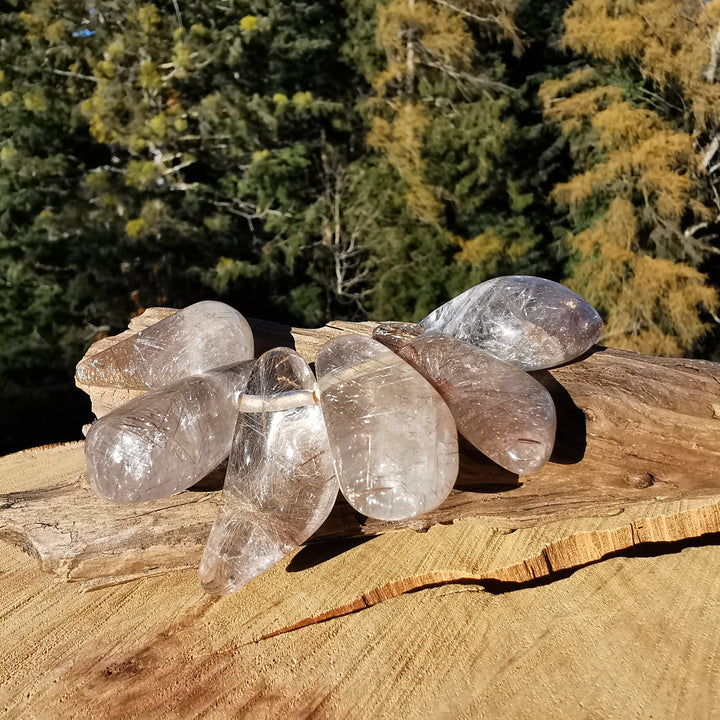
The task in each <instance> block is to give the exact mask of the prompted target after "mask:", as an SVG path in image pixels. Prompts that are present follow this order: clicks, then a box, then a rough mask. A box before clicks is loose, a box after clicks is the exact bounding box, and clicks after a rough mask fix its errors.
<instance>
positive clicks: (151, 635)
mask: <svg viewBox="0 0 720 720" xmlns="http://www.w3.org/2000/svg"><path fill="white" fill-rule="evenodd" d="M611 520H612V518H611ZM565 523H566V524H569V525H570V526H572V527H566V528H565V529H564V530H563V531H560V529H559V528H555V530H554V534H557V532H564V533H565V534H567V533H570V534H572V532H573V529H572V528H573V527H574V530H575V531H577V530H578V529H579V528H581V527H583V526H584V523H583V522H582V521H579V520H575V521H565ZM536 532H537V530H534V529H529V528H528V529H520V530H517V531H516V532H513V533H505V534H495V536H494V539H490V537H489V536H488V535H486V531H485V530H484V529H483V528H482V527H479V526H478V521H474V520H467V521H462V522H459V523H457V524H456V525H454V526H438V527H434V528H432V529H431V530H430V531H429V532H428V533H425V534H418V533H413V532H410V531H403V532H399V533H393V534H389V535H384V536H380V537H377V538H374V539H372V540H371V541H369V542H365V543H363V544H361V545H357V546H355V547H352V548H350V547H345V548H344V552H341V553H338V554H336V555H335V556H333V557H324V558H323V559H322V561H318V558H315V561H312V560H310V559H308V558H305V560H303V561H301V556H302V555H303V554H304V553H307V550H301V551H300V552H299V553H297V554H296V555H295V556H294V557H293V558H291V559H289V560H288V561H286V562H284V563H281V564H280V565H278V566H276V567H275V568H272V569H271V570H269V571H268V572H267V573H265V574H263V575H262V576H260V577H259V578H257V579H256V580H254V581H253V582H252V583H251V584H250V585H248V586H247V587H245V588H243V589H242V590H241V591H240V592H238V593H237V594H236V595H233V596H229V597H225V598H221V599H218V598H209V597H207V596H204V595H203V593H202V591H201V589H200V588H199V587H198V585H197V580H196V575H195V572H194V571H181V572H177V573H173V574H171V575H163V576H160V577H148V578H144V579H141V580H137V581H134V582H128V583H125V584H123V585H118V586H111V587H105V588H100V589H96V590H94V591H93V592H81V590H80V587H79V586H78V585H77V584H74V583H57V582H53V581H52V579H51V578H50V576H48V575H46V574H43V573H41V572H40V571H39V568H38V567H37V564H36V563H34V562H33V561H31V560H30V559H29V558H27V556H25V555H24V554H22V553H21V552H19V551H17V550H15V549H14V548H8V549H7V552H5V553H3V555H2V556H1V557H0V572H1V575H0V577H2V583H3V585H2V587H3V593H2V595H0V642H1V643H2V645H3V647H4V648H5V653H4V658H3V662H2V663H0V707H3V708H4V711H5V716H6V717H9V718H58V719H63V718H68V719H70V718H78V719H79V718H83V719H84V718H87V717H102V718H108V719H114V718H123V719H128V718H150V717H152V718H161V719H163V718H196V717H197V718H225V717H242V718H250V719H253V718H279V717H282V718H291V719H295V718H296V719H298V720H299V719H300V718H321V719H326V720H335V719H340V718H342V719H343V720H355V718H357V719H358V720H360V719H363V720H364V719H365V718H367V717H368V715H370V716H372V717H373V718H379V719H384V718H392V719H393V720H396V719H397V718H419V717H428V718H441V719H442V718H448V719H449V718H459V719H461V720H462V719H464V718H468V719H470V718H473V719H475V718H497V717H505V718H520V719H525V718H527V719H528V720H530V719H536V718H550V717H552V718H563V719H565V718H623V719H626V718H629V719H631V720H632V719H639V718H647V717H653V718H655V720H671V719H672V720H675V718H679V717H691V718H693V719H703V718H713V717H715V713H716V708H717V706H718V703H719V702H720V683H719V682H718V680H720V673H719V672H718V663H717V657H718V653H719V652H720V647H719V645H718V637H720V632H719V631H720V600H719V598H720V574H718V573H717V572H714V571H713V570H712V569H713V568H715V567H717V565H718V562H719V561H720V549H719V548H718V547H717V546H715V545H712V544H706V545H702V544H701V545H699V546H697V547H694V546H687V545H685V546H682V545H675V546H672V547H663V548H662V549H661V550H660V552H661V554H659V555H657V556H652V555H650V556H647V554H646V556H644V557H624V556H618V557H611V558H608V559H607V560H606V561H604V562H602V563H599V564H595V565H591V566H588V567H584V568H581V569H579V570H577V571H576V572H574V573H573V574H571V575H570V576H568V577H564V578H561V579H558V580H556V581H555V582H553V583H551V584H547V585H540V586H537V587H532V586H525V587H520V588H519V589H508V588H506V589H504V590H501V591H497V590H493V591H492V592H487V591H484V590H483V588H482V587H481V586H480V585H477V584H447V585H438V586H435V587H430V588H428V589H424V590H420V591H416V592H413V593H409V594H404V595H401V596H398V597H393V598H391V599H388V600H385V601H383V602H380V603H377V604H374V605H372V606H371V607H368V608H366V609H364V610H361V611H359V612H355V613H353V614H350V615H346V616H343V617H339V618H336V619H333V620H329V621H327V622H323V623H315V624H311V625H308V626H306V627H303V628H301V629H298V630H297V631H294V632H285V633H282V634H278V635H275V636H274V637H269V638H268V639H265V640H261V641H257V639H258V638H259V637H261V636H262V635H264V634H269V633H272V632H273V631H274V630H278V629H282V628H283V627H285V626H288V625H292V624H293V623H297V622H298V621H300V620H302V619H303V618H307V617H312V616H315V615H318V614H320V613H322V612H323V611H324V610H327V609H329V608H332V607H340V606H342V605H343V604H345V603H347V602H350V601H351V600H352V599H353V598H357V597H361V596H363V595H364V594H365V593H366V591H367V590H368V589H370V588H373V587H377V588H381V587H383V586H385V585H386V584H387V583H388V582H391V581H392V579H393V578H398V577H408V576H414V575H418V574H420V573H423V572H431V571H433V569H434V570H435V571H437V570H439V569H441V568H451V567H454V568H457V569H458V570H464V571H468V572H471V571H479V570H480V566H481V565H482V564H483V563H484V562H485V560H483V557H484V556H486V555H487V553H488V552H489V553H490V555H497V554H498V553H501V554H502V553H504V554H507V555H512V554H513V553H522V552H523V551H522V548H523V546H525V545H527V544H533V543H535V542H537V541H539V540H540V538H539V537H536V536H535V534H536Z"/></svg>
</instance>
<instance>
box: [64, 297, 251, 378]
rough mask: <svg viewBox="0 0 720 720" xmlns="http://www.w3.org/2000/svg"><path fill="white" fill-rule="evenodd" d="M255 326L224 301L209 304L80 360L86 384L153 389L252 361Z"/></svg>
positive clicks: (191, 308) (196, 306)
mask: <svg viewBox="0 0 720 720" xmlns="http://www.w3.org/2000/svg"><path fill="white" fill-rule="evenodd" d="M253 354H254V346H253V336H252V331H251V330H250V326H249V325H248V323H247V321H246V320H245V318H244V317H243V316H242V315H241V314H240V313H239V312H238V311H237V310H235V309H233V308H231V307H230V306H229V305H225V303H221V302H215V301H213V300H205V301H203V302H199V303H195V304H194V305H189V306H188V307H186V308H185V309H184V310H178V312H176V313H174V314H173V315H170V316H169V317H166V318H164V319H163V320H160V322H157V323H155V324H154V325H151V326H150V327H148V328H145V329H144V330H141V331H140V332H139V333H137V334H136V335H133V336H131V337H129V338H126V339H125V340H121V341H120V342H118V343H115V344H114V345H112V346H111V347H109V348H107V349H106V350H103V351H102V352H99V353H97V354H96V355H92V356H91V357H88V358H86V359H84V360H81V361H80V362H79V363H78V365H77V367H76V369H75V374H76V377H77V379H78V381H79V382H81V383H82V384H84V385H98V386H104V387H119V388H130V389H138V390H143V389H154V388H159V387H162V386H163V385H167V384H169V383H172V382H174V381H175V380H179V379H180V378H183V377H187V376H188V375H197V374H198V373H203V372H205V371H207V370H211V369H212V368H216V367H220V366H222V365H229V364H230V363H237V362H240V361H242V360H248V359H250V358H252V357H253Z"/></svg>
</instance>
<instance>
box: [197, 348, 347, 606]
mask: <svg viewBox="0 0 720 720" xmlns="http://www.w3.org/2000/svg"><path fill="white" fill-rule="evenodd" d="M318 403H319V399H318V392H317V384H316V381H315V377H314V376H313V374H312V372H311V371H310V368H309V367H308V366H307V363H306V362H305V361H304V360H303V359H302V358H301V357H300V356H299V355H298V354H297V353H296V352H294V351H293V350H289V349H287V348H276V349H274V350H270V351H269V352H267V353H265V354H264V355H262V356H261V357H260V358H259V359H258V361H257V364H256V366H255V368H254V370H253V371H252V374H251V375H250V378H249V380H248V384H247V387H246V391H245V394H244V395H243V397H242V398H241V400H240V415H239V417H238V423H237V429H236V432H235V437H234V439H233V445H232V451H231V453H230V461H229V463H228V470H227V475H226V478H225V487H224V490H223V500H222V508H221V510H220V513H219V514H218V517H217V519H216V520H215V524H214V525H213V527H212V530H211V532H210V537H209V539H208V543H207V546H206V548H205V552H204V554H203V558H202V562H201V564H200V582H201V583H202V586H203V587H204V588H205V590H207V591H208V592H211V593H215V594H219V595H224V594H227V593H231V592H233V591H235V590H237V589H238V588H239V587H241V586H242V585H244V584H245V583H247V582H248V581H250V580H252V578H254V577H256V576H257V575H259V574H260V573H261V572H263V570H266V569H267V568H269V567H270V566H271V565H273V564H275V563H276V562H277V561H278V560H280V559H281V558H283V557H284V556H285V555H287V554H289V553H290V552H292V551H293V550H295V549H297V548H298V547H299V546H300V545H302V543H304V542H305V541H306V540H307V539H308V538H309V537H310V536H311V535H312V534H313V533H314V532H315V531H316V530H317V529H318V528H319V527H320V525H321V524H322V523H323V521H324V520H325V519H326V518H327V516H328V515H329V514H330V511H331V510H332V508H333V505H334V503H335V499H336V498H337V492H338V483H337V478H336V476H335V470H334V468H333V463H332V458H331V456H330V450H329V447H328V439H327V432H326V430H325V421H324V418H323V414H322V411H321V409H320V405H319V404H318Z"/></svg>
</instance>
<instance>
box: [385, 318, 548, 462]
mask: <svg viewBox="0 0 720 720" xmlns="http://www.w3.org/2000/svg"><path fill="white" fill-rule="evenodd" d="M373 337H374V338H376V339H377V340H379V341H380V342H381V343H383V345H387V346H388V347H389V348H391V349H392V350H393V351H394V352H396V353H397V354H398V355H399V356H400V357H401V358H402V359H403V360H405V361H406V362H408V363H410V365H412V366H413V367H414V368H415V369H416V370H417V371H418V372H419V373H420V374H421V375H422V376H423V377H424V378H426V379H427V380H429V381H430V382H431V383H432V384H433V387H435V388H436V389H437V391H438V392H439V393H440V395H441V396H442V398H443V400H445V402H446V403H447V405H448V407H449V408H450V411H451V412H452V414H453V417H454V418H455V423H456V424H457V428H458V430H459V431H460V432H461V433H462V434H463V435H464V436H465V437H466V438H467V439H468V440H469V441H470V442H471V443H472V444H473V445H474V446H475V447H476V448H477V449H478V450H480V452H482V453H484V454H485V455H487V456H488V457H489V458H490V459H491V460H493V461H494V462H496V463H497V464H498V465H501V466H502V467H504V468H506V469H507V470H510V471H511V472H514V473H532V472H537V471H538V470H539V469H540V468H541V467H542V466H543V465H545V463H546V462H547V461H548V459H549V458H550V454H551V453H552V449H553V445H554V443H555V427H556V421H555V404H554V403H553V400H552V398H551V397H550V393H549V392H548V391H547V390H546V389H545V388H544V387H543V386H542V385H541V384H540V383H539V382H538V381H537V380H535V378H533V377H530V375H528V374H527V373H526V372H524V371H522V370H520V369H519V368H516V367H515V366H514V365H510V364H508V363H505V362H503V361H502V360H498V359H497V358H494V357H493V356H492V355H488V353H486V352H484V351H482V350H480V349H478V348H476V347H474V346H473V345H469V344H468V343H466V342H463V341H462V340H458V339H457V338H454V337H452V336H450V335H441V334H439V333H435V332H425V331H424V330H423V329H422V328H421V327H420V326H419V325H412V324H410V323H384V324H382V325H378V326H377V327H376V328H375V330H374V331H373Z"/></svg>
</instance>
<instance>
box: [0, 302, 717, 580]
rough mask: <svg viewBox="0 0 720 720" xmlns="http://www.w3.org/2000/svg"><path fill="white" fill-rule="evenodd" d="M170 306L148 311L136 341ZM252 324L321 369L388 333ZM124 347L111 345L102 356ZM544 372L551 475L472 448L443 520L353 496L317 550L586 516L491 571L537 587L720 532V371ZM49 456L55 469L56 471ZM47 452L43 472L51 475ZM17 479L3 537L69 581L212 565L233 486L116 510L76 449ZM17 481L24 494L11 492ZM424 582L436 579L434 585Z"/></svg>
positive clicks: (593, 356) (211, 483)
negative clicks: (649, 546)
mask: <svg viewBox="0 0 720 720" xmlns="http://www.w3.org/2000/svg"><path fill="white" fill-rule="evenodd" d="M168 312H170V311H168V310H159V309H153V310H149V311H147V312H146V313H145V314H144V315H143V316H140V318H137V319H136V320H135V321H134V323H133V326H132V328H131V330H129V331H128V332H137V331H138V330H139V329H142V327H144V326H147V325H148V324H150V323H151V322H154V321H157V320H158V319H160V318H161V317H163V316H165V315H167V313H168ZM251 325H252V326H253V330H254V333H255V336H256V344H257V350H258V353H260V352H263V351H264V350H266V349H268V348H269V347H273V346H277V345H288V346H291V347H295V349H297V351H298V352H299V353H300V354H301V355H302V356H303V357H304V358H305V359H306V360H308V361H309V362H312V361H313V360H314V358H315V354H316V352H317V350H318V349H319V347H320V346H321V345H322V344H323V343H324V342H326V341H327V340H328V339H330V338H332V337H336V336H338V335H342V334H345V333H349V332H350V333H352V332H356V333H362V334H370V333H371V332H372V328H373V327H374V323H357V324H355V323H342V322H334V323H331V324H330V325H328V326H326V327H324V328H320V329H316V330H307V329H298V328H288V327H286V326H281V325H276V324H272V323H266V322H258V321H251ZM116 340H117V338H107V339H105V340H102V341H100V343H97V344H96V345H94V346H93V347H92V348H91V349H90V350H89V351H88V353H89V354H92V353H94V352H96V351H98V350H99V349H104V348H105V347H108V346H109V345H110V344H112V343H113V342H115V341H116ZM534 375H535V376H536V377H537V378H538V379H539V380H540V381H541V382H542V383H543V384H544V385H545V386H546V387H547V388H548V390H549V391H550V392H551V394H552V395H553V398H554V400H555V403H556V406H557V410H558V436H557V443H556V447H555V449H554V452H553V456H552V459H551V462H550V463H549V464H548V465H547V466H546V467H545V468H544V469H543V470H542V471H541V472H539V473H536V474H534V475H530V476H522V477H518V476H517V475H513V474H512V473H509V472H507V471H505V470H503V469H502V468H499V467H498V466H496V465H494V464H493V463H491V462H490V461H488V460H487V459H485V458H484V457H483V456H482V455H480V454H479V453H477V452H476V451H475V450H474V449H472V448H470V447H468V446H466V445H463V446H462V448H461V468H460V474H459V478H458V482H457V485H456V488H455V490H454V491H453V492H452V493H451V495H450V497H449V498H448V499H447V500H446V501H445V503H444V504H443V505H442V506H441V507H440V508H438V509H437V510H435V511H433V512H431V513H427V514H425V515H422V516H420V517H417V518H413V519H411V520H408V521H404V522H392V523H388V522H381V521H377V520H370V519H367V518H364V517H363V516H360V515H358V514H357V513H356V512H355V511H353V510H352V509H351V508H350V507H349V506H348V505H347V504H346V503H344V502H343V501H341V500H339V501H338V503H337V505H336V508H335V510H334V511H333V513H332V514H331V516H330V518H329V519H328V521H327V522H326V523H325V525H324V526H323V527H322V528H321V529H320V530H319V531H318V533H317V534H316V535H315V536H314V538H313V540H314V541H318V542H320V541H326V542H327V541H338V540H340V539H343V538H345V539H347V538H353V537H363V536H365V537H367V536H373V535H379V534H383V533H387V532H389V531H400V530H407V529H411V530H417V531H424V530H427V529H428V528H431V527H432V526H434V525H438V524H449V523H453V522H456V521H458V520H460V519H464V518H475V519H477V520H476V522H478V523H479V525H478V527H482V528H485V529H486V530H487V531H488V532H490V533H491V535H493V537H495V535H496V534H497V533H498V532H499V533H506V532H508V531H510V530H513V529H516V528H533V527H536V526H539V525H542V526H548V527H549V526H550V525H552V524H553V523H554V524H556V525H557V523H560V524H561V525H562V522H563V521H565V520H567V519H571V518H585V519H586V520H585V521H584V522H583V523H580V524H578V523H570V524H565V525H563V527H566V528H571V529H567V530H562V531H559V535H558V534H557V533H555V534H553V533H550V534H547V535H543V536H542V539H541V540H540V541H538V543H535V544H533V545H532V547H530V546H528V547H527V548H526V550H527V552H525V553H524V554H521V555H520V556H517V557H513V558H511V559H504V560H503V561H502V562H501V563H499V564H495V565H493V566H492V567H490V566H487V567H484V569H483V571H482V573H481V576H482V577H483V578H486V579H487V578H489V579H496V580H502V581H512V582H523V581H525V580H528V579H531V578H532V577H537V576H542V575H548V574H551V573H552V572H554V571H556V570H559V569H564V568H571V567H575V566H578V565H582V564H586V563H588V562H592V561H594V560H597V559H599V558H601V557H604V556H606V555H607V554H608V553H613V552H617V551H620V550H622V549H625V548H628V547H631V546H633V545H636V544H638V543H645V542H666V541H674V540H680V539H683V538H687V537H697V536H699V535H703V534H706V533H715V532H720V366H719V365H717V364H714V363H709V362H703V361H697V360H683V359H667V358H653V357H647V356H643V355H637V354H633V353H627V352H622V351H617V350H610V349H606V348H600V347H596V348H594V349H593V350H592V351H591V352H590V353H588V354H587V356H585V357H584V358H583V359H581V360H580V361H578V362H575V363H572V364H569V365H566V366H564V367H560V368H557V369H555V370H552V371H549V372H546V371H542V372H537V373H534ZM83 389H85V390H86V391H87V392H88V393H89V394H90V395H91V397H92V398H93V405H94V407H96V408H98V410H99V412H100V414H102V413H103V412H106V411H107V410H109V409H111V408H112V407H115V406H117V404H119V403H121V402H123V401H125V400H127V399H129V395H128V393H127V391H124V390H121V389H114V388H96V387H95V388H94V387H85V388H83ZM49 455H53V457H54V458H55V460H56V462H55V463H53V462H48V456H49ZM38 457H42V458H43V462H44V465H43V466H42V467H38V466H37V465H36V461H37V458H38ZM29 473H36V474H37V475H36V477H40V476H42V478H43V481H42V482H40V483H39V484H35V485H34V486H32V487H26V486H25V484H24V482H23V478H26V477H27V476H28V474H29ZM3 476H6V478H7V480H8V482H6V483H3V487H5V488H13V490H14V491H10V492H7V491H6V492H5V494H4V495H2V496H0V507H2V508H3V511H2V516H1V520H0V537H4V538H5V539H7V540H10V541H12V542H14V543H15V544H17V545H19V546H21V547H23V548H24V549H25V550H27V551H29V552H31V553H33V554H34V555H36V556H37V557H38V558H39V559H40V561H41V563H42V566H43V568H45V569H46V570H49V571H52V572H54V573H56V574H58V575H59V576H61V577H64V578H69V579H81V580H88V579H94V580H96V581H97V582H100V583H102V582H109V581H112V580H107V579H108V578H115V579H116V580H118V581H119V580H121V579H123V578H129V577H135V576H138V575H144V574H153V573H162V572H166V571H168V570H170V569H177V568H182V567H188V566H195V565H197V563H198V561H199V558H200V554H201V551H202V547H203V545H204V543H205V541H206V538H207V534H208V531H209V528H210V526H211V524H212V521H213V519H214V516H215V512H216V510H217V506H218V502H219V495H220V493H219V492H218V491H217V489H213V490H210V489H208V488H209V487H214V488H217V487H218V485H219V478H220V477H221V473H216V475H215V477H210V478H208V479H207V482H206V483H205V484H204V485H201V486H200V487H197V488H195V489H193V490H191V491H186V492H183V493H180V494H178V495H176V496H174V497H172V498H169V499H165V500H161V501H155V502H151V503H143V504H141V505H137V506H127V505H122V506H120V505H113V504H111V503H108V502H106V501H103V500H101V499H99V498H97V497H96V496H95V495H94V494H93V493H92V491H91V490H90V489H89V487H88V485H87V479H86V476H85V471H84V459H83V447H82V443H76V444H70V445H66V446H61V447H56V448H50V449H47V450H46V451H41V452H38V451H26V452H25V453H19V454H16V455H13V456H9V457H7V458H4V459H2V460H0V477H3ZM13 478H14V479H15V480H16V482H15V483H14V484H13V483H11V482H9V481H10V480H11V479H13ZM631 510H632V512H630V511H631ZM599 518H600V519H602V522H600V521H599V520H598V519H599ZM557 527H559V526H557ZM538 537H540V536H538ZM335 544H336V543H335ZM506 560H507V561H506ZM463 572H464V571H463ZM463 572H461V573H460V574H461V575H463ZM483 573H484V574H483ZM464 574H465V575H468V574H469V575H472V577H473V578H476V576H477V573H468V572H465V573H464ZM477 577H480V576H477ZM423 582H425V584H428V583H430V584H432V583H431V579H429V578H426V579H425V580H424V581H423Z"/></svg>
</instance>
